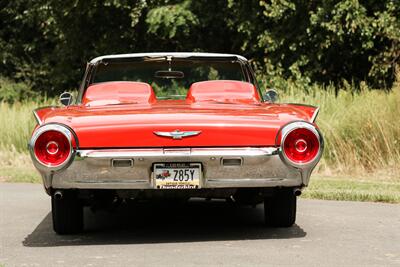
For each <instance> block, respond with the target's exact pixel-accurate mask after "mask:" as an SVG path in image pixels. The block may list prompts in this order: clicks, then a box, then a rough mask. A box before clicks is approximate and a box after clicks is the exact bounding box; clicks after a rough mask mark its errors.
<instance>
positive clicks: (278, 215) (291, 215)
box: [264, 188, 297, 227]
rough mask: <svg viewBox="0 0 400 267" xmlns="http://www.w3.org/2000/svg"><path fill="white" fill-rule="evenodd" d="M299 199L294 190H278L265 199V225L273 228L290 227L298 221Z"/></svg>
mask: <svg viewBox="0 0 400 267" xmlns="http://www.w3.org/2000/svg"><path fill="white" fill-rule="evenodd" d="M296 206H297V197H296V196H295V195H294V193H293V189H292V188H283V189H279V190H277V192H276V194H274V195H273V196H271V197H266V198H265V199H264V215H265V224H266V225H267V226H272V227H290V226H292V225H293V224H294V223H295V221H296Z"/></svg>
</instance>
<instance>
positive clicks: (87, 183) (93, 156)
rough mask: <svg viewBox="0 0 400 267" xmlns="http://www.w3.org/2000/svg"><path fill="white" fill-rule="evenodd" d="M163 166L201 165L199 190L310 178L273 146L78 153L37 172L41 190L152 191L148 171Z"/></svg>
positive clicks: (295, 183) (305, 181)
mask: <svg viewBox="0 0 400 267" xmlns="http://www.w3.org/2000/svg"><path fill="white" fill-rule="evenodd" d="M115 162H121V163H122V164H115ZM162 162H199V163H201V164H202V166H203V177H202V178H201V181H200V187H201V188H240V187H276V186H303V185H307V184H308V180H309V177H310V173H311V171H310V170H302V169H297V168H294V167H291V166H289V165H288V164H286V163H285V162H283V160H282V159H281V157H280V156H279V148H276V147H259V148H258V147H245V148H168V149H167V148H164V149H163V148H152V149H99V150H77V151H76V153H75V157H74V158H73V160H72V161H71V163H70V164H69V165H68V167H66V168H64V169H62V170H58V171H45V170H43V169H42V170H39V171H40V172H41V174H42V176H43V181H44V186H45V187H46V188H81V189H155V185H154V181H153V175H152V166H153V164H154V163H162Z"/></svg>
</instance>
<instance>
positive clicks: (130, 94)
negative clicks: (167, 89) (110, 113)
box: [82, 82, 157, 106]
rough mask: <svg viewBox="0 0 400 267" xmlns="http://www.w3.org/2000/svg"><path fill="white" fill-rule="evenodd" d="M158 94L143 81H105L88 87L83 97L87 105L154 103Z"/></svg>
mask: <svg viewBox="0 0 400 267" xmlns="http://www.w3.org/2000/svg"><path fill="white" fill-rule="evenodd" d="M156 101H157V100H156V96H155V94H154V91H153V88H151V86H150V84H147V83H142V82H104V83H98V84H93V85H91V86H89V87H88V88H87V89H86V92H85V94H84V96H83V98H82V104H83V105H85V106H103V105H116V104H153V103H155V102H156Z"/></svg>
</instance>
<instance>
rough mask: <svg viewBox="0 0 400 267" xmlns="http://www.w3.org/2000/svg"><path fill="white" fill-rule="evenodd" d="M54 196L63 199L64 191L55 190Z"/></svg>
mask: <svg viewBox="0 0 400 267" xmlns="http://www.w3.org/2000/svg"><path fill="white" fill-rule="evenodd" d="M54 197H55V198H56V199H62V198H63V193H62V192H61V191H60V190H57V191H56V192H54Z"/></svg>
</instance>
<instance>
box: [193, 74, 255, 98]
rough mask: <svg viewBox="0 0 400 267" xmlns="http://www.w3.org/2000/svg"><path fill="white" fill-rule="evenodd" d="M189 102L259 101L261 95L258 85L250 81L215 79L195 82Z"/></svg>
mask: <svg viewBox="0 0 400 267" xmlns="http://www.w3.org/2000/svg"><path fill="white" fill-rule="evenodd" d="M186 101H187V102H189V103H196V102H223V103H231V102H238V103H259V102H260V95H259V94H258V91H257V89H256V87H255V86H254V85H253V84H251V83H248V82H241V81H227V80H215V81H204V82H197V83H193V84H192V85H191V86H190V89H189V92H188V94H187V96H186Z"/></svg>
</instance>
